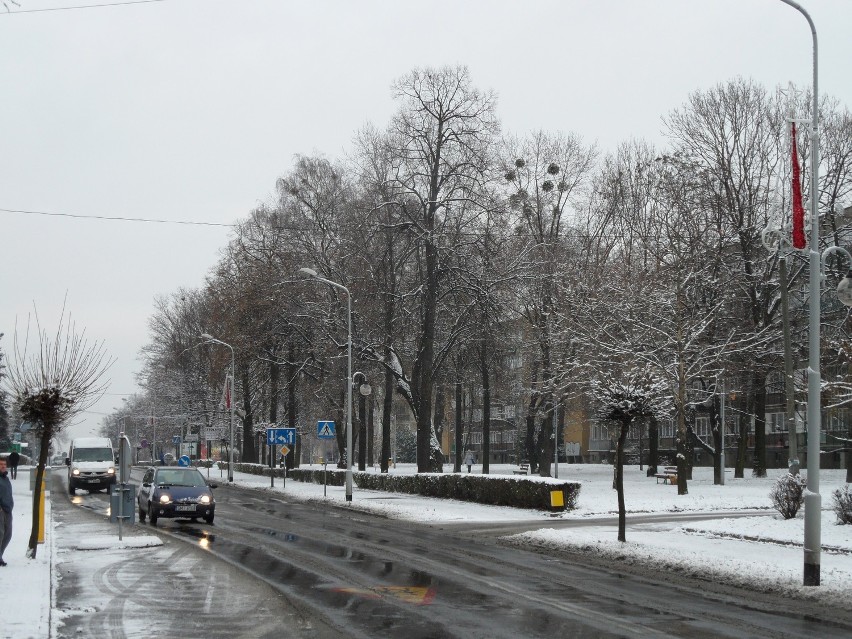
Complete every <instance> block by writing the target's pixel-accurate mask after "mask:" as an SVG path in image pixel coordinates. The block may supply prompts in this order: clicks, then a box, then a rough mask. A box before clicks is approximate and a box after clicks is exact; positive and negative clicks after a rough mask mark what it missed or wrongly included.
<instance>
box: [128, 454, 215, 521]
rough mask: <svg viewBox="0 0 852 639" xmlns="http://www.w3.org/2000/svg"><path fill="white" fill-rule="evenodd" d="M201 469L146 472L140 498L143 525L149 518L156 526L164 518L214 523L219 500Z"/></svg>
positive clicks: (167, 469) (173, 467) (153, 469)
mask: <svg viewBox="0 0 852 639" xmlns="http://www.w3.org/2000/svg"><path fill="white" fill-rule="evenodd" d="M215 487H216V485H215V484H209V485H208V484H207V481H206V480H205V479H204V475H202V474H201V473H200V472H199V471H198V469H197V468H179V467H177V466H157V467H151V468H149V469H148V470H146V471H145V475H144V477H142V487H141V488H140V489H139V493H138V495H137V497H136V501H137V503H138V505H139V521H145V518H146V517H147V518H148V519H149V520H150V521H151V525H152V526H156V525H157V520H158V519H159V518H160V517H166V518H170V519H174V518H179V517H180V518H184V517H185V518H189V519H193V520H194V519H198V518H199V517H203V518H204V521H206V522H207V523H208V524H212V523H213V515H214V513H215V510H216V500H214V499H213V492H212V491H211V488H215Z"/></svg>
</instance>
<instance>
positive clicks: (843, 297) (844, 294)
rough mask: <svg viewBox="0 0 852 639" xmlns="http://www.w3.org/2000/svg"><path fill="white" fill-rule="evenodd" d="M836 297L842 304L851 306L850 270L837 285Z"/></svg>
mask: <svg viewBox="0 0 852 639" xmlns="http://www.w3.org/2000/svg"><path fill="white" fill-rule="evenodd" d="M837 299H838V300H840V303H841V304H843V305H844V306H850V307H852V270H850V271H849V272H848V273H846V277H844V278H843V279H842V280H840V284H838V285H837Z"/></svg>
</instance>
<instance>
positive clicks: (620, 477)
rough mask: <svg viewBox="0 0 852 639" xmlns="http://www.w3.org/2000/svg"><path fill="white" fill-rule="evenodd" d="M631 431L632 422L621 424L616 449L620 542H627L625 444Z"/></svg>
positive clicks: (616, 487) (616, 488) (616, 485)
mask: <svg viewBox="0 0 852 639" xmlns="http://www.w3.org/2000/svg"><path fill="white" fill-rule="evenodd" d="M629 430H630V422H629V421H623V422H621V429H620V431H619V433H618V442H617V444H616V447H615V490H616V492H617V494H618V541H625V542H626V541H627V516H626V509H625V507H624V442H625V441H626V440H627V431H629Z"/></svg>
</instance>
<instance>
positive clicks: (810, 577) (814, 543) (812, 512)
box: [781, 0, 822, 586]
mask: <svg viewBox="0 0 852 639" xmlns="http://www.w3.org/2000/svg"><path fill="white" fill-rule="evenodd" d="M781 1H782V2H783V3H785V4H788V5H790V6H791V7H793V8H794V9H796V10H797V11H799V13H801V14H802V15H803V16H805V19H806V20H807V21H808V25H810V28H811V35H812V37H813V75H814V78H813V107H812V113H811V193H810V199H811V207H810V208H811V240H810V247H809V248H810V266H809V269H810V273H809V275H810V277H809V282H810V286H809V291H808V294H809V296H810V300H809V302H810V317H809V322H808V333H809V335H808V349H809V355H808V446H807V450H808V491H807V494H806V495H805V543H804V554H805V557H804V560H805V561H804V585H805V586H819V582H820V554H821V541H820V536H821V532H822V531H821V508H822V497H821V495H820V494H819V461H820V460H819V438H820V430H821V427H822V411H821V407H820V370H819V368H820V367H819V344H820V333H819V331H820V299H819V293H820V279H821V277H820V275H821V272H822V269H821V260H820V252H819V85H818V77H819V74H818V68H819V66H818V55H817V51H818V49H817V32H816V27H815V26H814V22H813V20H811V16H810V15H809V14H808V12H807V11H805V10H804V8H802V6H801V5H799V4H798V3H797V2H794V1H793V0H781Z"/></svg>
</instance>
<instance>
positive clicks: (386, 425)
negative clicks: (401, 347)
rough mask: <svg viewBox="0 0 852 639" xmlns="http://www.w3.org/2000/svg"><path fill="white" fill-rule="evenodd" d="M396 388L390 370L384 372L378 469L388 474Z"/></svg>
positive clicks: (386, 356)
mask: <svg viewBox="0 0 852 639" xmlns="http://www.w3.org/2000/svg"><path fill="white" fill-rule="evenodd" d="M390 355H391V353H390V347H386V348H385V358H390ZM395 388H396V378H395V377H394V375H393V373H392V372H391V371H390V369H386V370H385V396H384V403H383V404H382V458H381V459H380V460H379V468H380V469H381V471H382V472H383V473H386V472H388V462H389V460H390V456H391V413H392V412H393V393H394V389H395Z"/></svg>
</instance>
